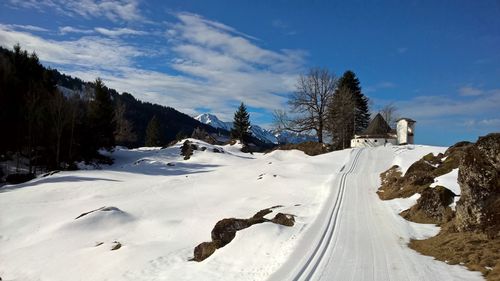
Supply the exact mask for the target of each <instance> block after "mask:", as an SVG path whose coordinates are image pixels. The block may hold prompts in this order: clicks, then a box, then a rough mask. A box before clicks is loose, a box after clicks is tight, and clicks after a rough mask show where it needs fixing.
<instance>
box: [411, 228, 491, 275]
mask: <svg viewBox="0 0 500 281" xmlns="http://www.w3.org/2000/svg"><path fill="white" fill-rule="evenodd" d="M409 246H410V248H412V249H414V250H416V251H417V252H419V253H422V254H424V255H427V256H433V257H435V258H436V259H438V260H440V261H444V262H447V263H448V264H462V265H464V266H466V267H467V268H469V269H470V270H474V271H480V272H481V273H482V274H483V275H484V276H485V277H486V279H487V280H489V281H493V280H500V237H497V238H495V239H489V238H488V237H487V235H485V234H483V233H474V232H458V231H456V230H455V228H454V226H453V223H452V222H449V223H446V224H444V225H442V230H441V232H440V233H439V234H438V235H436V236H434V237H431V238H428V239H425V240H411V241H410V244H409Z"/></svg>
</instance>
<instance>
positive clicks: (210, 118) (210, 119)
mask: <svg viewBox="0 0 500 281" xmlns="http://www.w3.org/2000/svg"><path fill="white" fill-rule="evenodd" d="M194 119H196V120H198V121H200V122H201V123H203V124H207V125H210V126H212V127H214V128H216V129H224V130H227V131H230V130H231V128H232V127H233V123H232V122H223V121H221V120H220V119H219V118H217V116H215V115H213V114H210V113H204V114H200V115H198V116H196V117H194Z"/></svg>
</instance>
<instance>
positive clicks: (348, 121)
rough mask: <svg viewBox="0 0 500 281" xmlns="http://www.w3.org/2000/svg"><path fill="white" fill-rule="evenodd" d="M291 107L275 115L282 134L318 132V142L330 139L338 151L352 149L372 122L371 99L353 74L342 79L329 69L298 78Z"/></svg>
mask: <svg viewBox="0 0 500 281" xmlns="http://www.w3.org/2000/svg"><path fill="white" fill-rule="evenodd" d="M288 105H289V110H288V111H286V110H276V111H275V112H274V120H275V124H276V127H277V129H278V130H291V131H295V132H314V133H315V134H316V136H317V138H318V142H320V143H322V142H324V140H325V137H329V138H330V139H331V143H332V145H333V147H334V148H336V149H342V148H346V147H349V146H350V140H351V139H352V138H353V136H354V135H355V134H359V133H361V132H363V131H364V130H365V129H366V127H368V124H369V122H370V108H369V100H368V97H366V96H365V95H364V94H363V93H362V91H361V86H360V82H359V79H358V78H357V77H356V75H355V74H354V72H352V71H350V70H348V71H346V72H345V73H344V74H343V75H342V76H341V77H340V78H338V77H337V76H335V74H333V73H331V72H330V71H329V70H327V69H321V68H313V69H311V70H309V72H308V73H307V74H305V75H301V76H300V77H299V78H298V81H297V86H296V91H295V92H294V93H293V94H292V95H291V96H290V98H289V100H288Z"/></svg>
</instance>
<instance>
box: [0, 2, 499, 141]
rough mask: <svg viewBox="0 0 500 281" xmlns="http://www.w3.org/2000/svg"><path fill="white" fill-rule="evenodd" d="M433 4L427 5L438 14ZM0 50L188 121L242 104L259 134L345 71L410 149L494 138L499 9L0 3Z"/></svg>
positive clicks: (482, 5)
mask: <svg viewBox="0 0 500 281" xmlns="http://www.w3.org/2000/svg"><path fill="white" fill-rule="evenodd" d="M437 2H439V3H437ZM0 7H1V8H0V44H1V45H3V46H6V47H11V46H12V45H13V44H15V43H17V42H19V43H20V44H21V45H22V47H23V48H26V49H28V50H30V51H36V52H37V54H38V55H39V57H40V58H41V60H42V61H43V62H44V64H46V65H50V66H52V67H57V68H58V69H60V70H61V71H63V72H65V73H68V74H70V75H73V76H78V77H80V78H82V79H84V80H93V79H94V78H95V77H97V76H99V77H102V78H103V80H104V81H105V83H106V84H107V85H108V86H110V87H113V88H115V89H117V90H118V91H120V92H122V91H127V92H130V93H132V94H134V95H135V96H136V97H138V98H140V99H142V100H147V101H151V102H156V103H160V104H164V105H168V106H172V107H174V108H176V109H178V110H180V111H183V112H186V113H188V114H191V115H195V114H197V113H203V112H207V111H210V112H212V113H215V114H217V115H218V116H220V117H221V119H223V120H224V119H226V120H229V119H231V117H232V114H233V112H234V110H235V109H236V106H237V104H238V103H239V102H240V101H244V102H245V103H247V104H248V105H249V108H250V110H251V116H252V121H253V122H255V123H257V124H260V125H264V126H270V125H271V123H272V117H271V113H272V111H273V110H274V109H281V108H284V107H285V106H286V96H287V94H289V93H291V92H293V90H294V88H295V83H296V79H297V76H298V75H299V74H301V73H304V72H306V71H307V69H308V68H310V67H316V66H319V67H326V68H328V69H330V70H331V71H332V72H334V73H335V74H337V75H342V73H343V72H344V71H346V70H348V69H350V70H353V71H354V72H355V73H356V74H357V76H358V77H359V79H360V81H361V86H362V88H363V91H364V93H365V94H366V95H367V96H368V97H369V98H370V99H371V101H372V103H371V108H372V111H373V112H377V110H379V109H380V108H381V107H382V106H383V105H385V104H388V103H391V102H392V103H394V104H395V105H396V106H397V107H398V108H399V115H401V116H404V117H410V118H413V119H415V120H417V129H416V141H417V142H418V143H424V144H434V145H451V144H453V143H455V142H457V141H460V140H472V141H474V140H475V139H476V138H477V136H479V135H484V134H486V133H488V132H494V131H496V132H498V131H500V51H499V50H500V16H499V15H500V2H498V1H172V0H171V1H156V2H155V1H140V0H120V1H102V0H82V1H67V0H38V1H36V0H6V1H2V3H1V4H0Z"/></svg>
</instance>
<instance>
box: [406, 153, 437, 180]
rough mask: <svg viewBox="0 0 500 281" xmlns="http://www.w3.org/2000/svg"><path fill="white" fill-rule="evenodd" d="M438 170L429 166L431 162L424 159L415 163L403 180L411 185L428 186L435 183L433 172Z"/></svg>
mask: <svg viewBox="0 0 500 281" xmlns="http://www.w3.org/2000/svg"><path fill="white" fill-rule="evenodd" d="M435 169H436V168H435V167H434V166H432V165H431V164H429V162H427V161H425V160H424V159H420V160H418V161H417V162H415V163H413V164H412V165H411V166H410V167H409V168H408V170H407V171H406V174H405V175H404V177H403V179H404V181H405V183H406V184H410V185H426V184H431V183H433V182H434V177H433V176H432V172H433V171H434V170H435Z"/></svg>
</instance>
